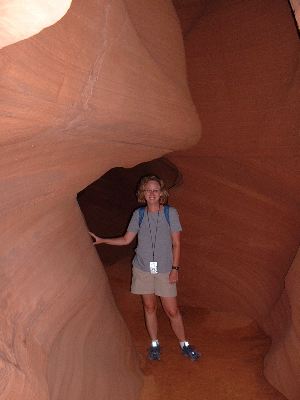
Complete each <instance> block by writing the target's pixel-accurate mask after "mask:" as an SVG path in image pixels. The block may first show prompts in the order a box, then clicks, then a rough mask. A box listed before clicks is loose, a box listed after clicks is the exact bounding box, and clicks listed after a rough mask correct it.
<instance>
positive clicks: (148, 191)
mask: <svg viewBox="0 0 300 400" xmlns="http://www.w3.org/2000/svg"><path fill="white" fill-rule="evenodd" d="M144 192H145V193H147V194H150V193H155V194H158V193H159V192H160V190H159V189H144Z"/></svg>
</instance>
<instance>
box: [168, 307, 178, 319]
mask: <svg viewBox="0 0 300 400" xmlns="http://www.w3.org/2000/svg"><path fill="white" fill-rule="evenodd" d="M165 312H166V314H167V316H168V317H169V318H178V317H180V311H179V308H178V307H172V308H165Z"/></svg>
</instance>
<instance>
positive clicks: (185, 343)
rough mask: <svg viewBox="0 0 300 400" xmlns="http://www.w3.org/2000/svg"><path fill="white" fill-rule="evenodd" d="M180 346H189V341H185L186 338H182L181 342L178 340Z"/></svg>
mask: <svg viewBox="0 0 300 400" xmlns="http://www.w3.org/2000/svg"><path fill="white" fill-rule="evenodd" d="M179 344H180V347H181V348H183V346H189V342H187V341H186V340H184V341H183V342H179Z"/></svg>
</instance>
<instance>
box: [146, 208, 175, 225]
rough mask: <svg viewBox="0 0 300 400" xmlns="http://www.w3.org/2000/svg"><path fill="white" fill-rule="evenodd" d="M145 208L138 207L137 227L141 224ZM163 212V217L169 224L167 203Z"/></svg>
mask: <svg viewBox="0 0 300 400" xmlns="http://www.w3.org/2000/svg"><path fill="white" fill-rule="evenodd" d="M145 208H146V207H140V208H139V227H140V226H141V223H142V222H143V219H144V215H145ZM164 214H165V218H166V220H167V222H168V224H169V226H170V206H169V204H165V205H164Z"/></svg>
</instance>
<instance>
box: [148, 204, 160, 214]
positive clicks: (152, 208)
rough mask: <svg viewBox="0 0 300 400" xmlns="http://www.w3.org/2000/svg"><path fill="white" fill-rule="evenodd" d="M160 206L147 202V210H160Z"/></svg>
mask: <svg viewBox="0 0 300 400" xmlns="http://www.w3.org/2000/svg"><path fill="white" fill-rule="evenodd" d="M161 207H162V206H161V205H160V204H147V209H148V211H149V212H155V211H160V210H161Z"/></svg>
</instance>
